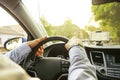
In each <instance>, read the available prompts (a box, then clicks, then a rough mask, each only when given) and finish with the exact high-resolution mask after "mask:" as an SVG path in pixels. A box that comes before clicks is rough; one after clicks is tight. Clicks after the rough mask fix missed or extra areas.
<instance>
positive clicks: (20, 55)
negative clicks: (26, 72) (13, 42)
mask: <svg viewBox="0 0 120 80" xmlns="http://www.w3.org/2000/svg"><path fill="white" fill-rule="evenodd" d="M30 52H31V48H30V47H29V46H28V45H27V43H23V44H22V45H20V46H19V47H17V48H15V49H13V50H11V51H10V52H7V53H6V54H5V56H6V57H8V58H9V59H11V60H12V61H14V62H15V63H17V64H20V62H21V61H22V60H23V59H24V58H25V57H26V56H28V54H29V53H30Z"/></svg>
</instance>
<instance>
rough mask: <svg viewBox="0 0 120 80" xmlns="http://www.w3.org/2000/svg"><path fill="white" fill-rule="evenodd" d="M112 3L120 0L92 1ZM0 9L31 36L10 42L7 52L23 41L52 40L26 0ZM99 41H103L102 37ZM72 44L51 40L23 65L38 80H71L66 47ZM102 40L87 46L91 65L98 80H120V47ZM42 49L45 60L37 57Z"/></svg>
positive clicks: (5, 0) (2, 2)
mask: <svg viewBox="0 0 120 80" xmlns="http://www.w3.org/2000/svg"><path fill="white" fill-rule="evenodd" d="M111 2H117V3H119V2H120V0H92V5H101V4H107V3H111ZM0 6H1V7H2V8H3V9H4V10H5V11H6V12H8V13H9V14H10V15H11V16H12V17H13V18H14V19H15V20H16V21H17V22H18V24H19V25H20V26H21V27H22V28H23V29H24V31H25V32H26V34H27V40H25V38H23V37H16V38H12V39H9V40H7V41H6V42H5V44H4V47H5V48H6V49H7V50H11V49H9V45H11V44H12V42H13V41H18V40H19V39H20V40H22V41H21V42H20V43H23V42H26V41H30V40H34V39H36V38H39V37H43V36H48V34H47V31H46V30H45V28H44V26H43V25H41V24H37V23H36V21H35V20H34V19H33V17H32V16H31V14H30V13H29V11H28V10H27V8H26V6H25V5H24V3H23V2H22V0H0ZM106 34H107V33H105V35H106ZM95 35H97V34H95ZM101 35H103V34H101ZM106 38H107V36H106ZM23 39H24V40H23ZM96 39H99V37H97V38H96ZM107 39H108V38H107ZM107 39H105V40H107ZM12 40H13V41H12ZM68 40H69V38H67V37H64V36H49V37H48V38H47V39H46V40H45V41H42V42H41V43H39V44H38V45H37V46H36V47H35V48H33V49H32V52H31V53H30V54H29V55H28V57H26V58H25V59H24V60H23V61H22V62H21V63H20V65H21V66H22V67H23V68H24V69H25V70H26V71H27V72H28V74H29V75H31V76H32V77H38V78H40V79H41V80H67V77H68V69H69V66H70V62H69V55H68V51H67V50H66V49H65V47H64V45H65V43H67V41H68ZM101 40H102V38H101ZM101 40H100V39H99V40H94V41H96V43H97V44H96V45H94V46H91V45H84V49H85V51H86V53H87V56H88V58H89V60H90V62H91V63H92V64H93V65H94V66H95V67H96V72H97V73H96V74H97V77H98V80H120V54H119V53H120V45H113V46H103V45H102V43H101ZM103 40H104V39H103ZM97 41H98V42H97ZM42 45H44V46H45V50H44V54H43V57H39V58H38V57H36V56H35V54H34V53H35V52H36V51H37V50H38V48H39V47H40V46H42ZM7 46H8V47H7ZM12 46H13V45H12Z"/></svg>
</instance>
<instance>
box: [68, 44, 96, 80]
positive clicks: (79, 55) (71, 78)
mask: <svg viewBox="0 0 120 80" xmlns="http://www.w3.org/2000/svg"><path fill="white" fill-rule="evenodd" d="M69 56H70V63H71V65H70V68H69V75H68V80H97V76H96V69H95V66H93V65H92V64H91V63H90V61H89V59H88V57H87V55H86V53H85V51H84V49H83V48H82V47H80V46H74V47H72V48H71V49H70V50H69Z"/></svg>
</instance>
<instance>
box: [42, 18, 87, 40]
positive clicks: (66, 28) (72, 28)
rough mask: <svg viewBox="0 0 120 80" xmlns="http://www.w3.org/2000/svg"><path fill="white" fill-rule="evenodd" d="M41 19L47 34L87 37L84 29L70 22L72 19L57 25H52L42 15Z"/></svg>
mask: <svg viewBox="0 0 120 80" xmlns="http://www.w3.org/2000/svg"><path fill="white" fill-rule="evenodd" d="M41 21H42V23H43V25H44V27H45V29H46V30H47V32H48V35H49V36H53V35H60V36H66V37H68V38H72V37H73V36H76V37H78V38H80V39H85V38H88V34H87V32H85V30H84V29H80V28H79V27H78V26H77V25H75V24H73V23H72V20H66V21H65V22H64V24H62V25H59V26H53V25H51V24H50V23H48V22H47V21H46V20H45V18H44V17H42V18H41Z"/></svg>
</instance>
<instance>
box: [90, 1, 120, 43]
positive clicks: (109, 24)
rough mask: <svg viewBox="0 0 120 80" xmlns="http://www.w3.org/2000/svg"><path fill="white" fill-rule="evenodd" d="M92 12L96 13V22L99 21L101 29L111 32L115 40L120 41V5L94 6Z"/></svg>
mask: <svg viewBox="0 0 120 80" xmlns="http://www.w3.org/2000/svg"><path fill="white" fill-rule="evenodd" d="M92 12H93V13H94V17H95V21H99V25H100V29H101V30H102V31H109V32H110V34H111V38H112V39H113V40H119V39H118V38H119V37H120V35H119V33H120V3H109V4H102V5H99V6H92ZM117 42H118V41H117ZM119 43H120V42H119Z"/></svg>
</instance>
